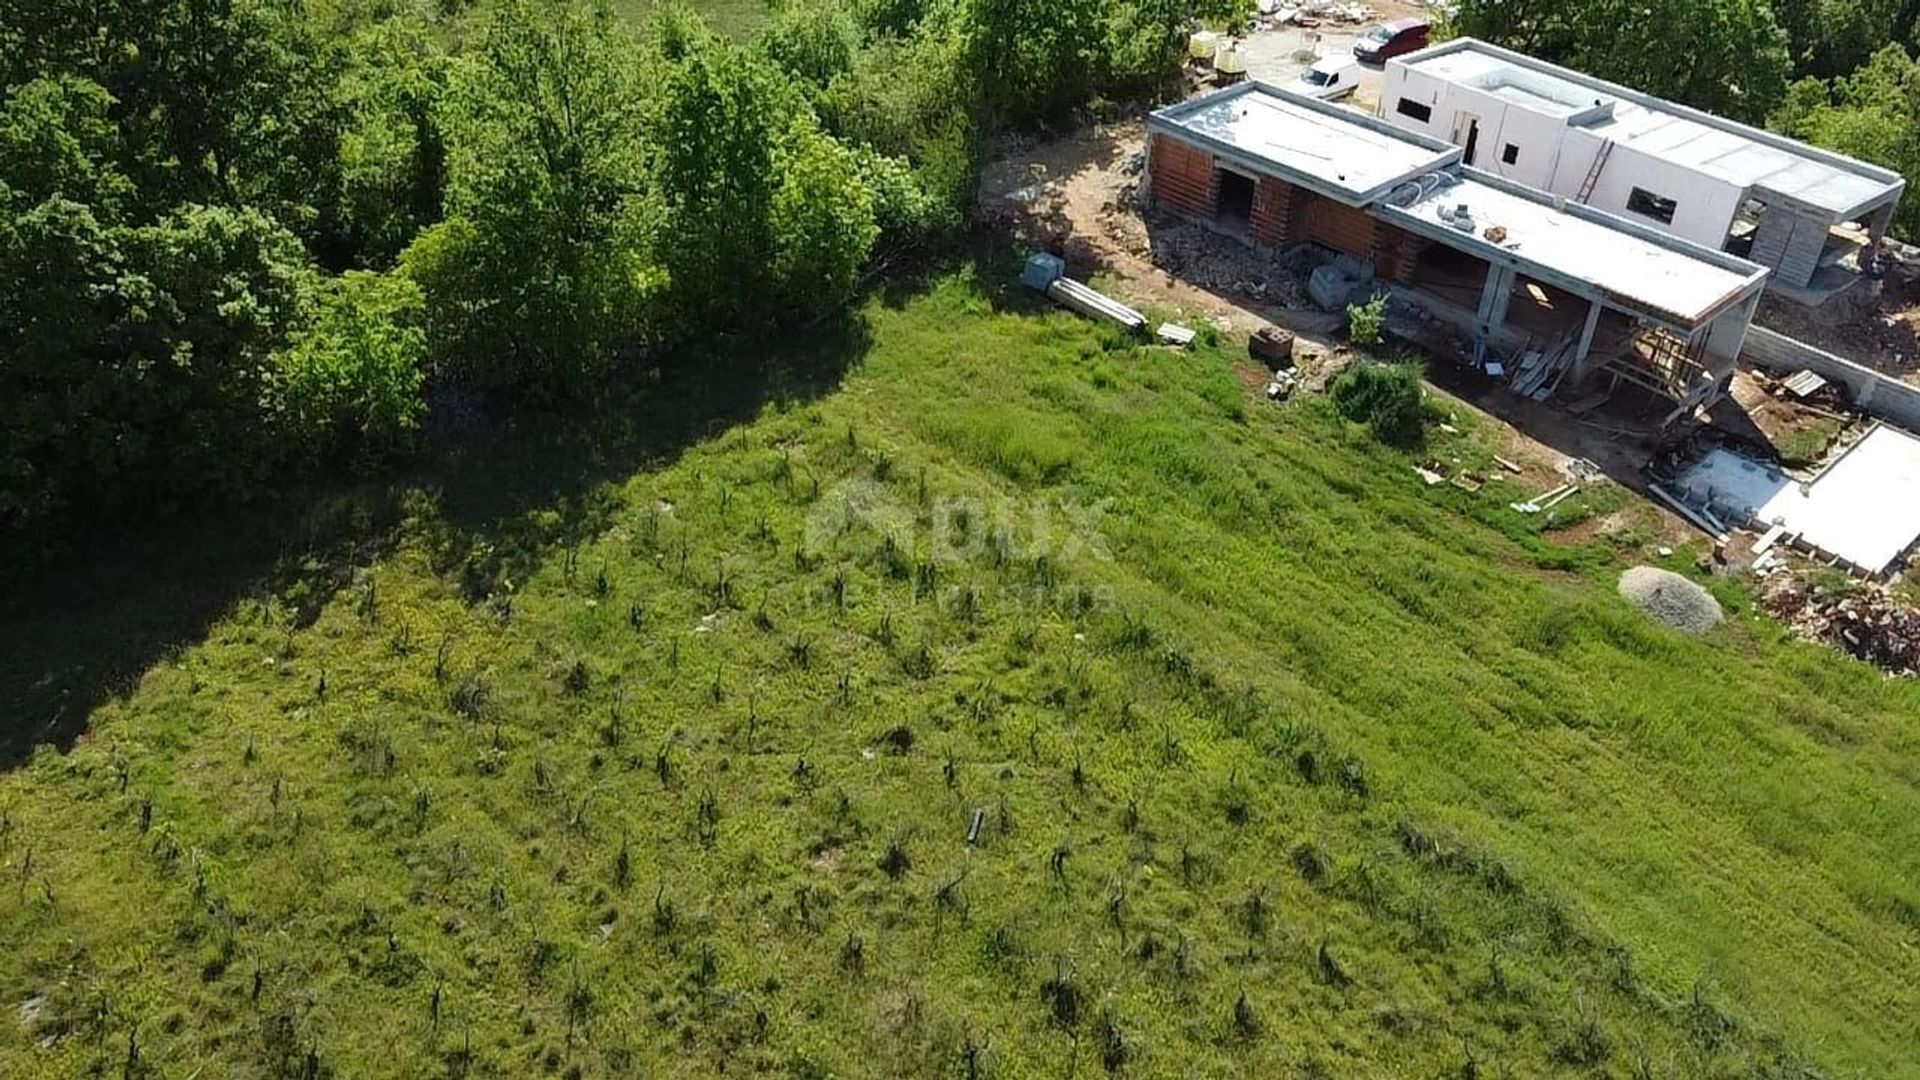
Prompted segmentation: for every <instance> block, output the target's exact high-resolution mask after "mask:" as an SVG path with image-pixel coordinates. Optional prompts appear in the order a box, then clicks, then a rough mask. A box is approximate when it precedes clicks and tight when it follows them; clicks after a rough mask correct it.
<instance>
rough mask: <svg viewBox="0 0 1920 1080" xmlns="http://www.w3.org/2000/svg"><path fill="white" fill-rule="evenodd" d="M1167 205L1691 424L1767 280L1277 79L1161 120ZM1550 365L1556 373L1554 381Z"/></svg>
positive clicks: (1154, 162)
mask: <svg viewBox="0 0 1920 1080" xmlns="http://www.w3.org/2000/svg"><path fill="white" fill-rule="evenodd" d="M1147 127H1148V154H1147V180H1146V184H1147V192H1148V194H1149V196H1150V197H1151V198H1152V199H1153V201H1154V202H1155V203H1157V204H1158V205H1160V206H1161V207H1163V208H1166V209H1169V210H1172V211H1175V212H1177V213H1180V214H1182V215H1185V216H1187V217H1190V218H1193V219H1196V220H1199V221H1201V222H1204V223H1206V224H1208V225H1210V226H1212V227H1213V228H1215V229H1217V230H1219V231H1222V232H1225V233H1228V234H1230V235H1233V236H1236V237H1238V238H1239V239H1241V240H1242V241H1244V242H1246V243H1250V244H1252V245H1254V246H1255V247H1261V248H1269V249H1280V248H1290V247H1294V246H1296V245H1300V244H1312V245H1316V246H1318V247H1319V248H1321V249H1324V250H1326V251H1328V252H1332V253H1340V254H1345V255H1348V256H1351V257H1352V258H1353V259H1355V260H1358V261H1360V262H1362V263H1365V264H1367V265H1369V266H1371V267H1372V269H1373V273H1374V274H1375V275H1376V276H1377V278H1378V279H1379V280H1381V281H1382V282H1384V283H1388V284H1390V285H1391V286H1392V287H1393V288H1394V290H1395V291H1396V292H1398V293H1399V294H1400V295H1402V296H1403V297H1405V298H1407V299H1409V300H1411V301H1413V302H1415V303H1417V304H1419V305H1420V306H1422V307H1424V308H1425V309H1427V310H1428V311H1430V312H1432V313H1433V314H1434V315H1436V316H1438V317H1440V318H1442V319H1445V320H1447V321H1449V322H1452V323H1454V324H1455V325H1457V326H1459V327H1460V328H1461V329H1462V330H1464V331H1466V332H1467V333H1468V334H1469V335H1471V336H1472V337H1473V338H1475V339H1476V340H1478V341H1481V342H1483V343H1485V344H1486V345H1488V346H1489V347H1491V348H1493V349H1497V350H1499V351H1501V352H1502V353H1503V354H1505V355H1507V356H1509V357H1513V358H1516V359H1518V360H1520V361H1521V362H1522V363H1531V364H1534V365H1537V366H1538V367H1539V376H1540V377H1537V378H1532V379H1530V380H1528V381H1525V382H1524V383H1521V382H1517V383H1516V385H1520V386H1522V387H1523V392H1529V393H1533V394H1534V395H1535V396H1539V397H1545V396H1547V395H1549V394H1551V393H1552V392H1553V391H1554V389H1555V388H1556V387H1558V386H1559V385H1560V383H1561V382H1563V381H1565V382H1567V384H1568V385H1577V384H1580V383H1583V382H1586V381H1588V380H1589V379H1591V378H1593V377H1595V376H1600V375H1605V376H1607V377H1610V378H1611V379H1613V380H1614V381H1616V382H1617V381H1621V380H1624V381H1628V382H1631V383H1633V384H1635V385H1638V386H1641V387H1643V388H1645V389H1647V390H1650V391H1652V392H1654V393H1657V394H1660V395H1663V396H1665V397H1667V398H1669V399H1671V400H1672V401H1673V403H1674V406H1675V407H1674V410H1673V415H1674V416H1679V415H1681V414H1683V413H1685V412H1687V411H1690V410H1692V409H1693V408H1696V407H1698V406H1701V405H1704V404H1708V403H1710V402H1711V401H1712V400H1714V398H1715V397H1716V396H1718V395H1719V394H1721V393H1723V392H1724V389H1725V386H1726V383H1727V380H1728V378H1729V376H1730V375H1731V373H1732V371H1733V367H1734V363H1735V361H1736V359H1737V358H1738V357H1739V355H1740V350H1741V345H1742V343H1743V341H1744V340H1745V337H1746V333H1747V327H1748V324H1749V323H1750V321H1751V320H1752V317H1753V312H1754V308H1755V307H1756V306H1757V304H1758V302H1759V299H1760V294H1761V291H1762V290H1763V289H1764V287H1765V283H1766V279H1767V270H1766V269H1765V268H1764V267H1761V266H1758V265H1755V264H1754V263H1752V262H1749V261H1748V260H1746V259H1743V258H1740V257H1739V256H1736V255H1733V254H1729V253H1727V252H1725V251H1722V250H1720V249H1719V248H1718V247H1715V246H1708V245H1704V244H1700V243H1696V242H1694V241H1692V240H1689V239H1687V238H1685V237H1682V236H1676V235H1674V234H1672V233H1670V232H1667V231H1664V230H1662V229H1659V228H1655V227H1654V226H1653V225H1652V224H1650V223H1641V222H1638V221H1634V220H1632V219H1629V218H1626V217H1623V216H1620V215H1615V214H1610V213H1606V212H1604V211H1601V210H1598V209H1595V208H1593V207H1590V206H1585V205H1581V204H1580V203H1578V202H1575V201H1572V200H1569V199H1566V198H1563V197H1559V196H1556V195H1553V194H1551V193H1549V192H1546V191H1542V190H1540V189H1538V188H1535V187H1531V186H1529V185H1526V184H1523V183H1519V182H1516V181H1515V180H1511V179H1508V178H1505V177H1502V176H1500V175H1498V174H1495V173H1493V172H1490V171H1487V170H1483V169H1479V168H1475V167H1472V166H1470V165H1468V164H1466V163H1465V162H1464V161H1463V160H1462V159H1463V157H1464V153H1465V150H1464V148H1463V147H1460V146H1456V145H1453V144H1451V143H1450V142H1448V141H1447V140H1445V139H1441V138H1437V137H1435V136H1432V135H1429V134H1424V133H1419V132H1414V131H1410V130H1406V129H1403V128H1400V127H1397V126H1395V125H1392V124H1389V123H1387V122H1386V121H1384V120H1382V119H1379V118H1377V117H1372V116H1367V115H1365V114H1362V113H1359V112H1356V111H1354V110H1352V109H1348V108H1344V107H1342V106H1338V105H1330V104H1327V103H1325V102H1320V101H1314V100H1311V99H1308V98H1305V97H1301V96H1299V95H1295V94H1292V93H1289V92H1287V91H1284V90H1281V89H1279V88H1277V87H1273V86H1270V85H1268V84H1265V83H1260V82H1250V83H1242V84H1240V85H1237V86H1232V87H1228V88H1226V89H1224V90H1219V91H1215V92H1213V93H1211V94H1207V95H1203V96H1201V97H1199V98H1195V99H1193V100H1191V101H1188V102H1184V103H1182V104H1179V105H1175V106H1172V107H1170V108H1167V109H1162V110H1160V111H1159V112H1157V113H1154V114H1153V116H1152V117H1150V118H1149V120H1148V125H1147ZM1549 369H1551V377H1550V378H1548V377H1547V375H1548V373H1549Z"/></svg>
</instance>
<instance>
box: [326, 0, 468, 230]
mask: <svg viewBox="0 0 1920 1080" xmlns="http://www.w3.org/2000/svg"><path fill="white" fill-rule="evenodd" d="M430 35H431V30H430V28H429V27H427V26H426V25H424V24H422V23H420V22H418V21H416V20H414V19H411V18H394V19H385V20H380V21H377V22H374V23H372V24H370V25H368V26H366V27H363V28H361V29H359V30H357V31H355V32H354V35H353V40H352V42H351V44H350V46H349V48H348V53H349V55H350V57H351V58H352V59H351V62H350V65H349V67H348V68H347V71H346V73H345V75H344V76H343V78H342V80H341V85H340V95H341V98H342V100H343V101H344V103H345V116H346V122H345V125H344V126H343V128H342V130H341V132H340V160H339V171H340V189H341V190H340V196H341V205H340V206H339V208H338V211H337V213H338V219H339V220H338V231H339V233H340V238H341V242H342V244H343V245H344V247H345V249H346V250H347V251H349V252H351V253H352V258H353V260H354V261H356V262H358V263H360V264H362V265H368V266H384V265H387V264H390V263H391V262H392V261H393V260H394V258H395V257H396V256H398V255H399V253H400V251H401V249H403V248H405V247H406V246H407V244H408V243H409V242H410V241H411V240H412V239H413V236H414V234H416V233H418V232H419V231H420V230H421V229H422V228H424V227H426V226H427V225H430V224H432V223H433V222H434V221H436V220H438V219H439V217H440V204H441V195H442V186H443V184H444V179H445V157H446V154H445V148H444V146H443V143H442V139H441V135H440V126H439V116H438V112H437V110H438V108H439V105H440V100H441V98H442V97H443V96H444V94H445V91H446V83H447V67H448V64H447V58H446V57H445V55H444V54H442V53H441V52H440V51H439V50H438V49H437V48H436V47H435V46H434V45H433V43H432V40H431V36H430Z"/></svg>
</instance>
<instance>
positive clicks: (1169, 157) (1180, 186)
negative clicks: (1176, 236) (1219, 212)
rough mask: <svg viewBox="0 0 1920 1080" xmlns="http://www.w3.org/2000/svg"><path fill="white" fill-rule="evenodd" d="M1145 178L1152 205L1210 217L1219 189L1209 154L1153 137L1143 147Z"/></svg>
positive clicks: (1177, 142)
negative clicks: (1148, 185) (1151, 191)
mask: <svg viewBox="0 0 1920 1080" xmlns="http://www.w3.org/2000/svg"><path fill="white" fill-rule="evenodd" d="M1147 175H1148V179H1149V182H1150V183H1151V184H1152V185H1153V199H1154V201H1155V202H1156V203H1159V204H1160V205H1161V206H1164V207H1166V208H1167V209H1169V210H1178V211H1180V212H1182V213H1187V214H1193V215H1195V216H1197V217H1209V218H1210V217H1212V216H1213V210H1214V203H1215V199H1216V198H1217V197H1218V195H1219V186H1218V178H1217V177H1216V176H1215V175H1214V171H1213V155H1212V154H1209V153H1207V152H1206V151H1204V150H1201V149H1198V148H1197V147H1193V146H1189V145H1188V144H1186V143H1183V142H1181V141H1179V140H1178V139H1174V138H1172V137H1170V136H1167V135H1161V134H1156V135H1154V136H1153V139H1152V142H1150V143H1149V144H1148V148H1147Z"/></svg>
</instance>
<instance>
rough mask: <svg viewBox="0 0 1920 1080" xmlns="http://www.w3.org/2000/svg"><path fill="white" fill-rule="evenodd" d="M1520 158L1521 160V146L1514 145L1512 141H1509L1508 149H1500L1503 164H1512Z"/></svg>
mask: <svg viewBox="0 0 1920 1080" xmlns="http://www.w3.org/2000/svg"><path fill="white" fill-rule="evenodd" d="M1519 160H1520V148H1519V147H1517V146H1515V145H1513V144H1512V143H1508V144H1507V147H1506V149H1504V150H1502V151H1500V163H1501V164H1502V165H1512V164H1513V163H1514V162H1516V161H1519Z"/></svg>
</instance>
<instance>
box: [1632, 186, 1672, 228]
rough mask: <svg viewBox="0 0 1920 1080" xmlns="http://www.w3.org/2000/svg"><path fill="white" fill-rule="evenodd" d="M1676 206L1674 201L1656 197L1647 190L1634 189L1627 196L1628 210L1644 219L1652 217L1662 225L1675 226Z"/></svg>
mask: <svg viewBox="0 0 1920 1080" xmlns="http://www.w3.org/2000/svg"><path fill="white" fill-rule="evenodd" d="M1675 208H1676V204H1675V203H1674V201H1673V200H1672V199H1669V198H1665V197H1664V196H1660V195H1655V194H1654V193H1653V192H1651V191H1648V190H1647V189H1646V188H1634V189H1633V190H1632V191H1631V192H1629V193H1628V194H1627V209H1629V210H1631V211H1633V212H1634V213H1636V214H1639V215H1640V216H1642V217H1650V218H1652V219H1653V220H1655V221H1658V222H1660V223H1661V224H1662V225H1671V224H1673V211H1674V209H1675Z"/></svg>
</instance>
